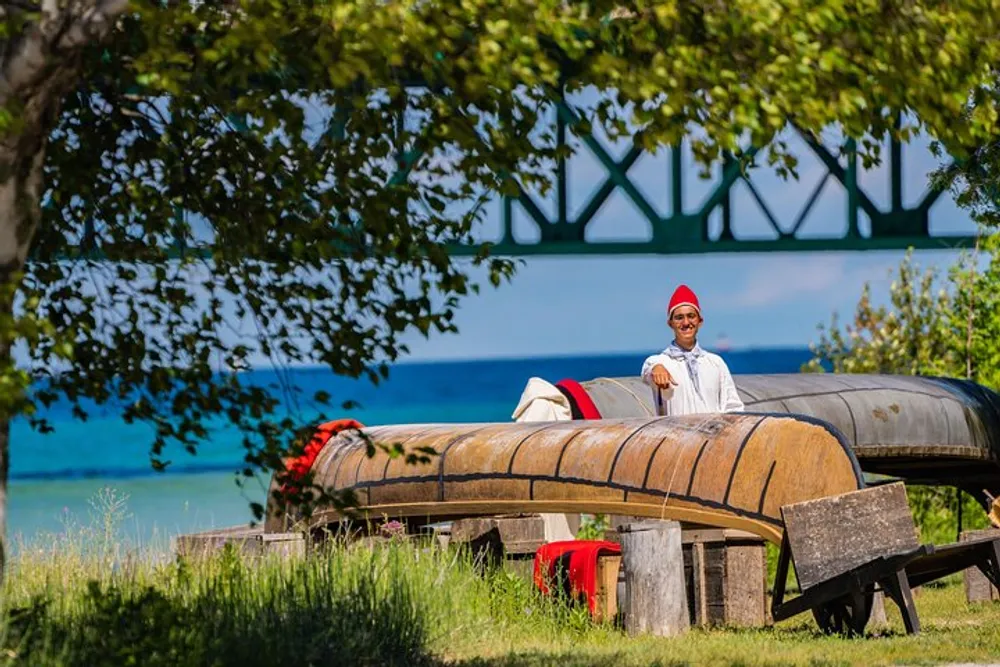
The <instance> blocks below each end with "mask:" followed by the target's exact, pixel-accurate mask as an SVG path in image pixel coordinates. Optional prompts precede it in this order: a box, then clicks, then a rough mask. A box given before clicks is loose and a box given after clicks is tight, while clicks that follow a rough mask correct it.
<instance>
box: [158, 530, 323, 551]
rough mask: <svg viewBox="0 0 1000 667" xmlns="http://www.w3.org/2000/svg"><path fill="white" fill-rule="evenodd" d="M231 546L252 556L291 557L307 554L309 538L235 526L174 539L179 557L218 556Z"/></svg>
mask: <svg viewBox="0 0 1000 667" xmlns="http://www.w3.org/2000/svg"><path fill="white" fill-rule="evenodd" d="M227 544H232V545H233V546H234V547H235V548H236V550H237V551H239V552H240V553H242V554H245V555H251V556H262V555H265V554H278V555H281V556H284V557H291V556H301V555H303V554H304V553H305V535H303V534H302V533H265V532H264V527H263V526H257V527H254V528H250V527H249V526H233V527H231V528H220V529H218V530H209V531H205V532H202V533H192V534H189V535H178V536H177V537H176V538H175V539H174V552H175V553H176V554H177V555H178V556H184V557H187V558H199V557H205V556H211V555H213V554H216V553H218V552H220V551H222V549H223V548H224V547H225V546H226V545H227Z"/></svg>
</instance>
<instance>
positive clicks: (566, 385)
mask: <svg viewBox="0 0 1000 667" xmlns="http://www.w3.org/2000/svg"><path fill="white" fill-rule="evenodd" d="M556 387H561V388H563V389H565V390H566V392H567V393H568V394H569V395H570V396H571V397H572V400H573V401H574V402H575V403H576V406H577V407H578V408H580V412H581V413H582V414H583V418H584V419H600V418H601V411H600V410H598V409H597V406H596V405H594V401H593V400H591V398H590V395H589V394H588V393H587V390H586V389H584V388H583V385H581V384H580V383H579V382H577V381H576V380H570V379H569V378H566V379H565V380H559V382H556Z"/></svg>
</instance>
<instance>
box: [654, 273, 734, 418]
mask: <svg viewBox="0 0 1000 667" xmlns="http://www.w3.org/2000/svg"><path fill="white" fill-rule="evenodd" d="M703 321H704V320H703V319H702V316H701V306H700V305H699V304H698V297H697V296H695V294H694V292H692V291H691V289H690V288H689V287H688V286H687V285H681V286H680V287H678V288H677V290H676V291H675V292H674V294H673V296H672V297H671V298H670V305H669V306H668V307H667V325H668V326H669V327H670V328H671V329H672V330H673V332H674V340H673V342H672V343H671V344H670V347H668V348H667V349H665V350H664V351H663V352H661V353H660V354H654V355H653V356H651V357H649V358H648V359H646V361H645V363H643V365H642V379H643V380H644V381H645V382H646V384H648V385H650V386H651V387H652V389H653V398H654V403H655V405H656V412H657V414H659V415H663V416H665V415H688V414H702V413H713V412H716V413H717V412H741V411H742V410H743V401H742V400H740V396H739V394H738V393H736V385H735V384H733V377H732V375H730V374H729V367H728V366H726V362H725V361H723V360H722V357H720V356H719V355H717V354H712V353H711V352H706V351H704V350H702V349H701V346H700V345H698V330H699V329H700V328H701V325H702V322H703Z"/></svg>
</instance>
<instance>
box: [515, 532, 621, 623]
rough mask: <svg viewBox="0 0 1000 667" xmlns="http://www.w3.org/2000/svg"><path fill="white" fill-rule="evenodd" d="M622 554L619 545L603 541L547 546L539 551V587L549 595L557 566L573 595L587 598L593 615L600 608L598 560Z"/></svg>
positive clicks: (578, 541)
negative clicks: (563, 571)
mask: <svg viewBox="0 0 1000 667" xmlns="http://www.w3.org/2000/svg"><path fill="white" fill-rule="evenodd" d="M621 552H622V550H621V547H620V546H619V545H617V544H615V543H614V542H605V541H603V540H566V541H565V542H550V543H548V544H543V545H542V546H541V547H539V548H538V551H536V552H535V571H534V575H535V576H534V579H535V585H536V586H538V588H539V590H541V591H542V593H546V594H547V593H549V592H550V590H549V584H550V583H552V582H553V581H554V580H555V572H556V567H557V566H559V567H561V568H562V569H564V570H565V572H566V576H567V578H568V580H569V587H570V590H569V593H570V595H572V596H573V597H576V596H579V595H586V596H587V607H588V608H589V609H590V613H591V614H593V613H594V612H595V611H596V609H597V599H596V593H597V558H598V557H599V556H603V555H609V554H610V555H615V554H620V553H621Z"/></svg>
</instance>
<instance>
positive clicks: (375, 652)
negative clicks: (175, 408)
mask: <svg viewBox="0 0 1000 667" xmlns="http://www.w3.org/2000/svg"><path fill="white" fill-rule="evenodd" d="M95 507H97V508H99V509H101V510H103V513H102V512H97V513H96V515H95V516H94V517H93V518H92V521H91V523H90V524H89V525H82V524H72V525H70V526H69V528H70V529H69V530H66V531H64V532H63V533H60V534H58V535H51V536H45V537H44V538H41V539H39V540H35V541H34V542H33V543H31V544H22V545H20V546H19V548H18V549H17V552H18V554H19V556H18V558H17V560H16V561H15V562H14V563H13V566H12V569H11V571H10V573H9V576H8V577H7V580H6V582H5V586H4V597H3V599H4V603H5V604H4V610H3V614H4V618H5V621H4V622H3V624H2V630H0V664H2V665H126V664H137V665H150V666H155V665H188V664H190V665H219V666H225V665H283V666H288V667H290V666H294V665H375V664H379V665H422V664H423V665H426V664H430V663H433V662H437V661H438V654H439V653H440V652H441V651H442V650H451V649H457V650H472V649H474V645H475V643H476V641H478V640H479V639H480V638H482V637H483V636H489V637H490V638H491V641H492V642H493V643H494V644H496V643H497V642H507V643H510V644H511V645H513V644H515V643H517V642H519V641H521V640H523V639H524V636H525V635H526V634H530V635H531V636H539V635H540V636H548V637H556V636H562V637H565V636H571V635H573V634H574V633H577V634H579V633H588V632H590V633H595V632H596V633H597V634H601V633H602V632H610V631H604V630H601V629H599V628H598V629H595V628H593V626H592V625H591V623H590V621H589V618H588V615H587V612H586V610H585V609H584V608H582V607H579V606H573V605H566V604H563V603H562V602H561V601H556V600H551V599H546V598H542V597H541V596H540V595H539V594H538V592H537V591H536V590H535V589H534V587H533V586H532V585H531V583H530V582H528V581H526V580H524V579H522V578H520V577H517V576H515V575H513V574H510V573H508V572H505V571H503V570H491V571H488V572H486V574H485V575H484V574H483V572H482V569H481V568H479V567H477V564H476V563H473V562H472V559H471V557H470V556H469V555H468V554H467V553H466V552H459V551H446V550H442V549H440V548H438V547H436V546H434V545H433V544H431V543H423V544H413V543H409V542H403V541H401V540H397V541H391V542H388V543H386V544H384V545H381V546H378V547H375V548H361V547H351V546H349V545H347V544H344V543H342V542H331V543H329V544H326V545H324V546H323V547H320V548H319V549H318V551H317V552H316V553H314V554H312V555H311V556H310V557H309V558H293V559H280V558H278V557H250V556H244V555H241V554H239V553H238V552H236V551H235V550H233V549H227V550H224V551H223V552H222V553H221V554H219V555H218V556H215V557H212V558H199V559H195V560H185V559H172V558H163V557H157V556H156V555H155V554H151V553H145V552H143V551H142V549H141V548H138V547H136V546H134V545H128V544H127V543H123V542H121V541H119V540H118V539H116V534H117V530H118V528H119V526H120V525H121V522H122V517H123V514H124V511H125V510H124V507H125V503H124V499H123V498H121V497H120V496H117V495H116V494H114V493H111V492H105V493H104V494H102V495H101V496H100V497H99V498H98V499H97V502H96V503H95Z"/></svg>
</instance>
